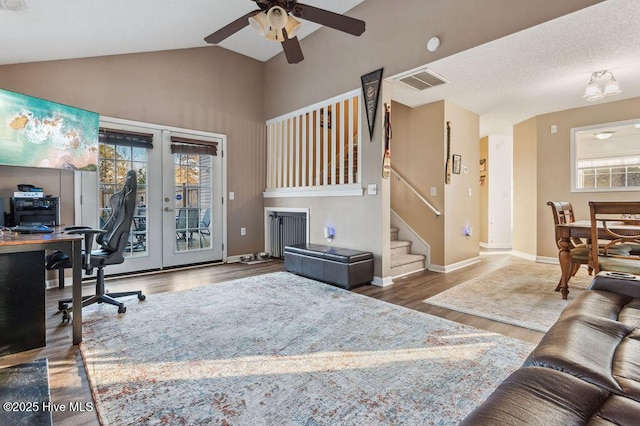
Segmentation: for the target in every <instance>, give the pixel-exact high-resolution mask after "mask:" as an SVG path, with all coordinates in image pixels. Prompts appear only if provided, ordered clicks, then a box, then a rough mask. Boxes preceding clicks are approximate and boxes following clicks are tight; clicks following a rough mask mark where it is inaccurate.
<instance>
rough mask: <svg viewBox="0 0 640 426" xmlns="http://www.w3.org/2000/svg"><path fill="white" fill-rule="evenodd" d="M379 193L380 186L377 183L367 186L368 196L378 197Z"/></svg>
mask: <svg viewBox="0 0 640 426" xmlns="http://www.w3.org/2000/svg"><path fill="white" fill-rule="evenodd" d="M377 193H378V185H376V184H375V183H370V184H369V185H367V194H369V195H376V194H377Z"/></svg>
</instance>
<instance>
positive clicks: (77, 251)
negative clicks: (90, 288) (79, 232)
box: [71, 239, 82, 345]
mask: <svg viewBox="0 0 640 426" xmlns="http://www.w3.org/2000/svg"><path fill="white" fill-rule="evenodd" d="M71 259H72V262H73V263H72V265H73V289H72V304H73V344H74V345H77V344H79V343H80V342H82V240H80V239H78V240H74V241H73V242H72V244H71Z"/></svg>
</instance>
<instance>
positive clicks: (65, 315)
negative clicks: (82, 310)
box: [62, 309, 71, 324]
mask: <svg viewBox="0 0 640 426" xmlns="http://www.w3.org/2000/svg"><path fill="white" fill-rule="evenodd" d="M69 321H71V314H70V313H69V311H68V310H66V309H65V310H63V311H62V323H63V324H64V323H65V322H66V323H69Z"/></svg>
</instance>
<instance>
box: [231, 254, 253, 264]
mask: <svg viewBox="0 0 640 426" xmlns="http://www.w3.org/2000/svg"><path fill="white" fill-rule="evenodd" d="M245 256H253V253H247V254H239V255H237V256H228V257H227V263H240V259H241V258H243V257H245Z"/></svg>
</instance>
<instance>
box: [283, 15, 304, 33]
mask: <svg viewBox="0 0 640 426" xmlns="http://www.w3.org/2000/svg"><path fill="white" fill-rule="evenodd" d="M301 29H302V24H301V23H300V21H298V20H297V19H296V18H294V17H293V16H289V20H288V21H287V25H286V26H285V30H287V35H288V36H289V38H293V37H295V36H297V35H298V33H299V32H300V30H301Z"/></svg>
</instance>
